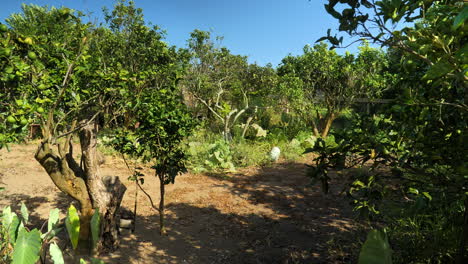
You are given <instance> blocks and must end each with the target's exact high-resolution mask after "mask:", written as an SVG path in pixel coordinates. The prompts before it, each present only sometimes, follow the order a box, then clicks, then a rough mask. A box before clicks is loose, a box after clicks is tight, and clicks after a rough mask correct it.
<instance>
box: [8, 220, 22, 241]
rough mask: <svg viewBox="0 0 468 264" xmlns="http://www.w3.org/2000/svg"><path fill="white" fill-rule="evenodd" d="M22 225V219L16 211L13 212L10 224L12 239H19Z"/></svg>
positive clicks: (9, 232) (9, 230)
mask: <svg viewBox="0 0 468 264" xmlns="http://www.w3.org/2000/svg"><path fill="white" fill-rule="evenodd" d="M20 226H21V221H20V219H19V218H18V216H17V215H16V214H15V213H12V219H11V223H10V225H9V226H8V234H9V235H10V241H11V242H13V243H14V242H15V241H16V239H17V235H18V231H19V229H20Z"/></svg>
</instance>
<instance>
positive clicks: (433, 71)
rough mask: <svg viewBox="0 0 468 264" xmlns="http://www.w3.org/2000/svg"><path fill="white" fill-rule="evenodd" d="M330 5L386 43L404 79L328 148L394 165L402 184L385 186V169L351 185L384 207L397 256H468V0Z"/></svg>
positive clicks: (344, 22) (350, 29)
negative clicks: (381, 106)
mask: <svg viewBox="0 0 468 264" xmlns="http://www.w3.org/2000/svg"><path fill="white" fill-rule="evenodd" d="M325 8H326V10H327V12H328V13H330V14H331V15H332V16H333V17H335V18H336V19H338V20H339V22H340V28H339V30H340V31H341V32H345V33H347V34H349V35H351V36H358V37H360V38H366V39H368V40H369V41H372V42H375V43H378V44H381V45H382V46H386V47H388V49H389V53H390V55H391V58H390V60H391V62H392V69H391V71H393V72H394V73H396V74H397V82H396V85H395V86H394V87H393V89H392V90H391V91H389V92H388V95H389V96H393V97H394V99H395V101H394V102H393V103H392V104H390V105H389V106H388V107H387V109H385V110H384V111H383V112H381V113H380V114H379V115H378V116H375V117H373V118H365V117H359V118H358V120H357V121H356V126H355V127H353V128H351V129H349V130H348V131H346V132H345V133H343V134H342V135H341V136H338V137H341V138H342V139H343V141H342V144H341V145H340V146H338V147H334V148H331V149H330V150H329V151H323V152H322V154H323V155H328V156H329V157H332V155H334V154H333V153H335V154H337V153H338V154H340V155H347V154H350V153H354V154H360V157H361V158H363V161H365V160H368V159H374V160H377V161H379V162H378V163H384V164H386V166H390V167H391V168H392V172H393V173H392V177H393V178H394V180H396V181H397V182H398V188H397V192H391V191H390V192H389V190H390V189H389V188H384V187H385V184H384V181H383V180H384V178H383V177H379V175H378V174H374V175H371V176H370V177H363V178H360V179H359V181H358V182H356V181H355V182H354V183H353V186H351V190H352V192H353V194H354V195H355V198H356V202H357V203H358V207H359V208H360V209H366V210H367V211H370V212H371V213H372V212H374V213H376V212H380V215H375V214H374V216H375V217H380V219H381V220H384V221H385V223H386V224H387V225H388V226H389V228H390V231H391V233H390V242H391V243H392V244H393V247H394V248H395V249H396V250H395V254H394V256H395V257H396V259H397V260H399V261H401V262H404V263H414V262H437V261H438V262H443V263H452V262H457V263H464V262H466V259H467V242H466V241H467V237H468V211H467V210H468V197H467V190H468V189H467V188H468V185H467V182H468V181H467V177H468V174H467V170H466V167H467V165H468V164H467V160H468V152H467V148H466V146H465V145H466V144H464V142H466V139H467V138H466V135H467V132H468V130H467V111H468V107H467V105H466V100H467V93H466V89H467V87H466V86H467V80H468V77H467V74H466V69H467V65H468V64H467V60H466V58H467V54H466V52H467V44H466V32H467V30H466V29H467V28H466V27H467V24H466V19H467V17H468V7H467V5H466V3H464V2H462V1H450V0H448V1H433V0H430V1H420V0H383V1H373V0H360V1H358V0H349V1H348V0H344V1H341V0H340V1H338V0H330V1H328V4H327V5H325ZM338 10H340V11H338ZM324 39H328V40H329V41H330V42H331V43H332V44H333V45H334V46H340V45H341V41H342V40H343V39H342V38H341V37H340V38H339V37H338V36H337V35H334V36H333V35H330V31H329V33H328V34H327V36H326V37H324ZM327 152H328V154H326V153H327ZM347 156H348V157H349V155H347ZM375 164H377V163H375ZM397 193H399V195H392V194H397ZM402 193H403V194H404V197H406V198H407V199H409V200H408V201H407V202H404V199H401V198H402V197H401V194H402ZM358 194H360V195H358ZM371 194H372V195H371ZM376 194H378V195H377V196H376ZM386 194H388V195H386ZM369 195H371V196H372V197H371V196H369ZM358 196H359V197H358ZM399 198H400V199H399Z"/></svg>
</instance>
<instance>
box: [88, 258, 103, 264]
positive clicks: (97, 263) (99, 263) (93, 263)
mask: <svg viewBox="0 0 468 264" xmlns="http://www.w3.org/2000/svg"><path fill="white" fill-rule="evenodd" d="M91 264H105V263H104V261H102V260H100V259H97V258H92V259H91Z"/></svg>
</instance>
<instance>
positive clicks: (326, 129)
mask: <svg viewBox="0 0 468 264" xmlns="http://www.w3.org/2000/svg"><path fill="white" fill-rule="evenodd" d="M335 118H336V115H335V113H329V114H327V115H326V116H325V120H324V127H323V130H322V138H326V137H327V136H328V133H329V132H330V128H331V126H332V124H333V121H334V120H335Z"/></svg>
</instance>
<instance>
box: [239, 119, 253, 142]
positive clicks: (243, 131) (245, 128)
mask: <svg viewBox="0 0 468 264" xmlns="http://www.w3.org/2000/svg"><path fill="white" fill-rule="evenodd" d="M252 119H253V117H252V116H249V118H247V122H245V126H244V129H243V130H242V135H241V137H242V138H245V134H246V133H247V129H249V127H250V122H252Z"/></svg>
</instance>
